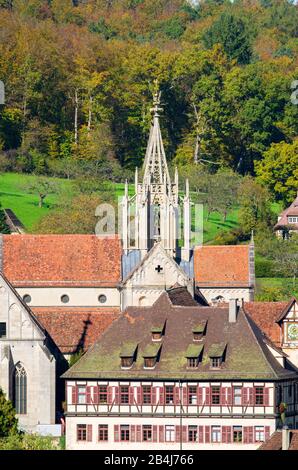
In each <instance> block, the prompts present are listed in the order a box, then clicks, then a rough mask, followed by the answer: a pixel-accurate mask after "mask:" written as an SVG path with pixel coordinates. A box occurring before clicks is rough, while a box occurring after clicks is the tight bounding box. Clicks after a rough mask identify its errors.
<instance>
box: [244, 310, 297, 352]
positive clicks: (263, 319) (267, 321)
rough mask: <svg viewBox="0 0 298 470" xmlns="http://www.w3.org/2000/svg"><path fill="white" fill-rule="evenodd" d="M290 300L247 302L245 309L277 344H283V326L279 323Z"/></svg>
mask: <svg viewBox="0 0 298 470" xmlns="http://www.w3.org/2000/svg"><path fill="white" fill-rule="evenodd" d="M288 306H289V302H245V303H244V309H245V311H246V312H247V313H248V315H249V316H250V317H251V318H252V319H253V320H254V322H255V323H256V324H257V325H258V327H259V328H260V329H261V330H262V331H264V333H265V334H266V335H267V336H268V338H270V339H271V341H273V343H274V344H275V345H277V346H280V345H281V340H282V338H281V328H280V325H279V324H278V323H277V321H278V319H279V318H280V317H281V315H282V313H283V312H284V311H285V309H287V308H288Z"/></svg>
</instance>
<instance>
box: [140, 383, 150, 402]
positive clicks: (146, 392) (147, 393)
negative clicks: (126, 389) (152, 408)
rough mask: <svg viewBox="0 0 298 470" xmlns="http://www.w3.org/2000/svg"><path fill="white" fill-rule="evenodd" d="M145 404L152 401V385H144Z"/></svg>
mask: <svg viewBox="0 0 298 470" xmlns="http://www.w3.org/2000/svg"><path fill="white" fill-rule="evenodd" d="M142 390H143V405H151V403H152V395H151V393H152V388H151V385H143V387H142Z"/></svg>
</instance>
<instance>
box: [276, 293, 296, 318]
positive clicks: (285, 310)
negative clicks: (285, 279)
mask: <svg viewBox="0 0 298 470" xmlns="http://www.w3.org/2000/svg"><path fill="white" fill-rule="evenodd" d="M295 302H296V303H297V299H296V297H295V296H293V297H292V298H291V300H290V301H289V303H288V304H287V306H286V307H285V308H284V309H283V311H282V312H281V314H280V315H279V317H277V319H276V320H275V322H276V323H279V322H280V321H281V320H283V318H284V317H285V315H286V314H287V313H288V311H289V309H290V308H291V307H292V306H293V304H294V303H295Z"/></svg>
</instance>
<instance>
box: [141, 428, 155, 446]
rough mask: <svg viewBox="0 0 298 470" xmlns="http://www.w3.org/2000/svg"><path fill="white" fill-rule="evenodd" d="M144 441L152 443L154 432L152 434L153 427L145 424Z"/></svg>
mask: <svg viewBox="0 0 298 470" xmlns="http://www.w3.org/2000/svg"><path fill="white" fill-rule="evenodd" d="M142 431H143V441H144V442H152V439H153V432H152V426H151V425H149V424H148V425H147V424H145V425H144V426H143V430H142Z"/></svg>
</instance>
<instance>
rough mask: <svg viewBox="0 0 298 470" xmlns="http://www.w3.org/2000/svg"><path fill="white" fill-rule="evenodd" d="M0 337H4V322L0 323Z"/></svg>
mask: <svg viewBox="0 0 298 470" xmlns="http://www.w3.org/2000/svg"><path fill="white" fill-rule="evenodd" d="M0 338H6V323H4V322H1V323H0Z"/></svg>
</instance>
